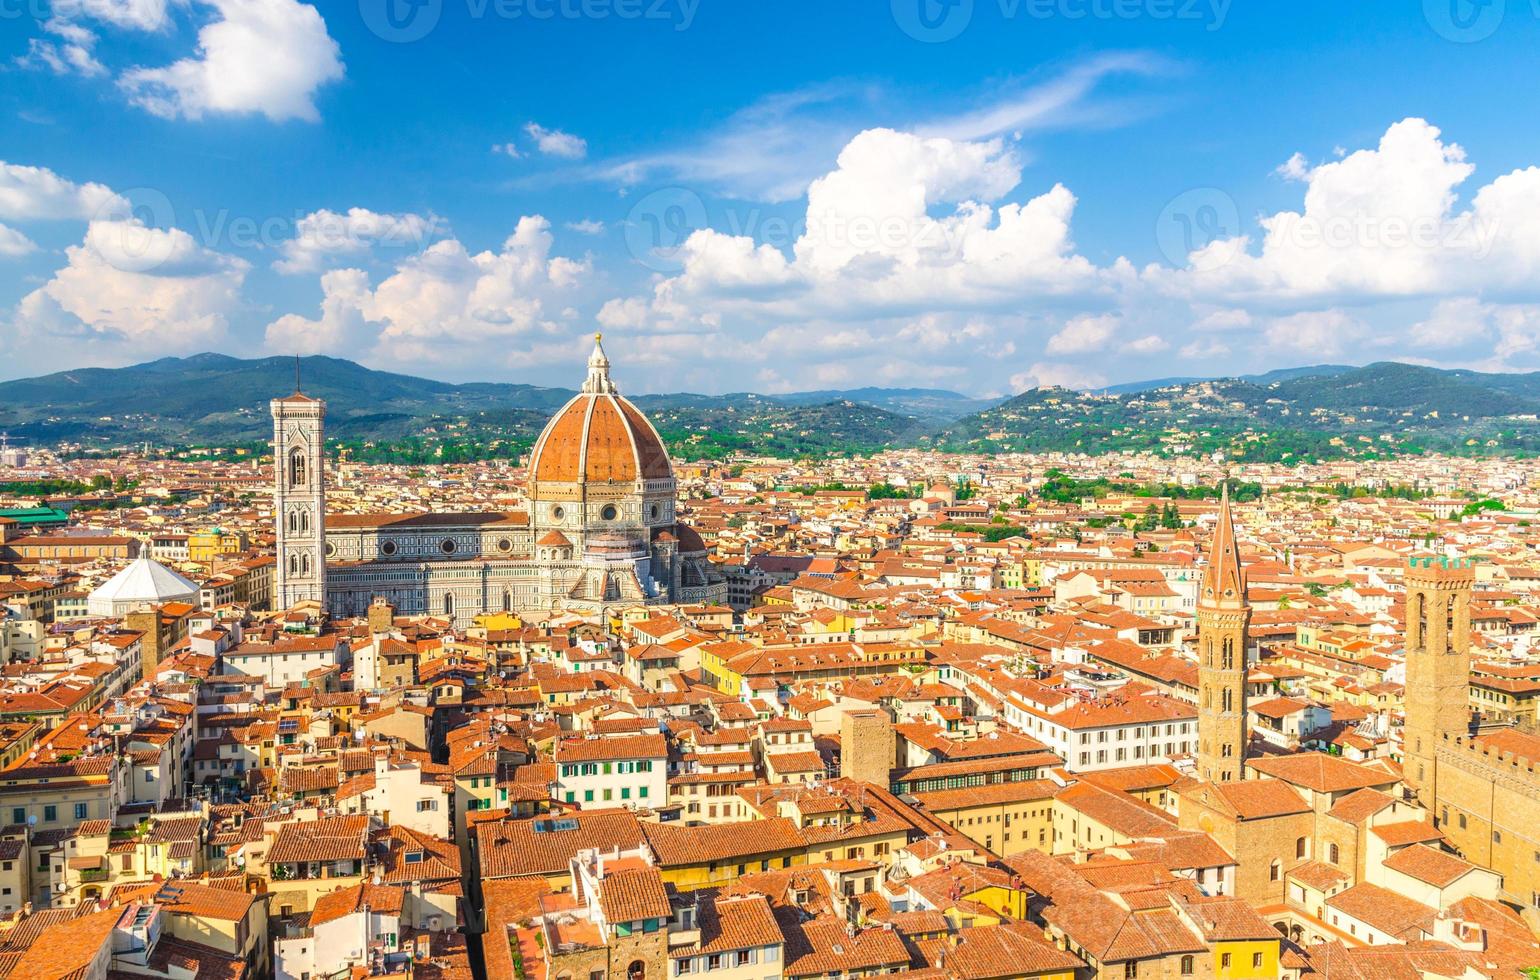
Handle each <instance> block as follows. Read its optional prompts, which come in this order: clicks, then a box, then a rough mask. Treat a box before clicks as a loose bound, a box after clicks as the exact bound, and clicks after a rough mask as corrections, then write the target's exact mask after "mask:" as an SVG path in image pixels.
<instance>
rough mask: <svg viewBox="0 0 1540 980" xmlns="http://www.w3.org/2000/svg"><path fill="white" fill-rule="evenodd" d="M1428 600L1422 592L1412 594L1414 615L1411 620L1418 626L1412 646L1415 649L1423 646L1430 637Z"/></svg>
mask: <svg viewBox="0 0 1540 980" xmlns="http://www.w3.org/2000/svg"><path fill="white" fill-rule="evenodd" d="M1427 600H1428V597H1427V596H1426V595H1424V594H1423V593H1421V592H1414V593H1413V594H1412V612H1413V613H1414V615H1413V616H1411V617H1409V618H1410V619H1411V621H1412V622H1415V623H1416V624H1417V636H1416V639H1415V640H1413V642H1412V645H1413V646H1415V647H1420V646H1422V645H1423V644H1424V642H1425V641H1426V638H1427V635H1428V606H1427Z"/></svg>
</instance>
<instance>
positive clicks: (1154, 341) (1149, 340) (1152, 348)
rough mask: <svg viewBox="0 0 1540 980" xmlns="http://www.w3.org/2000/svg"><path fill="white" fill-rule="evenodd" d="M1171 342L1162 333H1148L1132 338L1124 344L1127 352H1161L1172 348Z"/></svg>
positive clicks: (1124, 349) (1124, 350)
mask: <svg viewBox="0 0 1540 980" xmlns="http://www.w3.org/2000/svg"><path fill="white" fill-rule="evenodd" d="M1170 349H1171V344H1170V343H1169V342H1167V340H1166V338H1164V337H1162V336H1161V335H1160V334H1154V333H1152V334H1147V335H1146V336H1143V337H1139V338H1137V339H1135V340H1130V341H1129V342H1128V343H1126V344H1124V345H1123V353H1125V354H1159V353H1160V352H1161V351H1164V350H1170Z"/></svg>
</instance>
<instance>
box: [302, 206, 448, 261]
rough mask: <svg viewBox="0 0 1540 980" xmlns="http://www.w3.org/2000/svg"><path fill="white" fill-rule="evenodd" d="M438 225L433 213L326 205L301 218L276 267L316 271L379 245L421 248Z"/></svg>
mask: <svg viewBox="0 0 1540 980" xmlns="http://www.w3.org/2000/svg"><path fill="white" fill-rule="evenodd" d="M438 228H439V221H438V219H437V218H434V217H431V216H429V217H423V216H422V215H417V214H379V213H377V212H374V211H370V210H369V209H367V208H349V209H348V211H347V212H346V213H343V214H339V213H338V212H336V211H328V210H325V209H322V210H320V211H315V212H312V213H310V214H308V215H306V216H305V217H303V218H301V219H300V220H299V224H298V225H297V226H296V228H295V235H294V237H293V238H292V239H290V240H288V241H286V242H284V243H283V246H282V253H283V257H282V258H280V259H279V260H278V261H276V262H274V263H273V268H274V269H277V270H278V271H279V272H284V273H290V274H294V273H302V272H316V271H319V270H320V269H322V268H323V267H325V266H327V265H329V264H331V263H333V262H336V261H339V260H343V261H346V260H350V259H356V258H358V257H359V256H360V255H365V254H367V253H368V252H369V251H370V249H371V248H374V247H376V246H380V247H385V248H391V249H408V250H412V251H420V250H421V249H422V248H423V246H424V245H426V244H427V242H428V240H429V239H430V238H431V237H432V236H433V235H434V233H435V232H436V231H437V230H438Z"/></svg>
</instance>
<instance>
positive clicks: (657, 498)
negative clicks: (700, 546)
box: [528, 337, 676, 561]
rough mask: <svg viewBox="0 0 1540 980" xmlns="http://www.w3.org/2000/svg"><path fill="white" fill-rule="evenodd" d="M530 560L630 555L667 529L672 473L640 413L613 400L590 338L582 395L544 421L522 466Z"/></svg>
mask: <svg viewBox="0 0 1540 980" xmlns="http://www.w3.org/2000/svg"><path fill="white" fill-rule="evenodd" d="M528 489H529V500H530V525H531V530H532V532H533V539H534V551H535V558H536V559H537V560H544V561H563V560H569V561H570V560H578V559H581V558H582V557H583V555H584V553H585V552H590V553H591V552H594V551H596V550H601V551H602V552H603V553H605V554H606V555H607V556H611V557H620V555H619V552H622V551H628V550H629V551H631V552H632V553H633V554H635V555H636V556H637V557H640V556H642V555H645V554H647V553H649V552H650V551H651V550H652V544H653V542H654V540H655V539H656V538H657V537H658V536H659V534H661V533H663V532H666V531H671V530H672V529H673V527H674V496H675V490H676V487H675V482H674V469H673V466H672V465H670V463H669V460H668V452H667V451H666V450H665V449H664V448H663V440H662V439H660V438H658V433H657V430H656V429H654V428H653V427H652V423H651V422H649V421H647V416H645V415H643V414H642V412H641V410H640V409H638V408H637V407H636V406H635V405H633V404H631V403H630V402H629V401H627V400H626V399H624V398H622V397H621V396H620V393H619V392H618V391H617V390H616V389H615V384H614V382H612V381H611V380H610V361H609V358H608V357H606V356H605V354H604V347H603V345H602V344H601V343H600V339H599V338H598V337H595V338H594V351H593V353H592V354H591V355H589V358H588V378H587V379H586V380H585V381H584V382H583V390H582V391H580V392H579V393H578V394H577V395H576V396H574V397H573V399H572V400H571V401H569V402H568V403H567V404H566V405H565V406H563V407H562V409H561V410H560V411H559V412H557V413H556V414H555V415H553V416H552V417H551V421H550V422H548V423H546V427H545V431H543V432H542V433H540V438H539V439H538V440H537V441H536V442H535V448H534V452H533V453H531V454H530V464H529V488H528Z"/></svg>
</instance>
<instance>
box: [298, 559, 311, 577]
mask: <svg viewBox="0 0 1540 980" xmlns="http://www.w3.org/2000/svg"><path fill="white" fill-rule="evenodd" d="M299 573H300V574H301V575H305V576H308V575H309V574H310V556H309V555H300V556H299Z"/></svg>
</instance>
